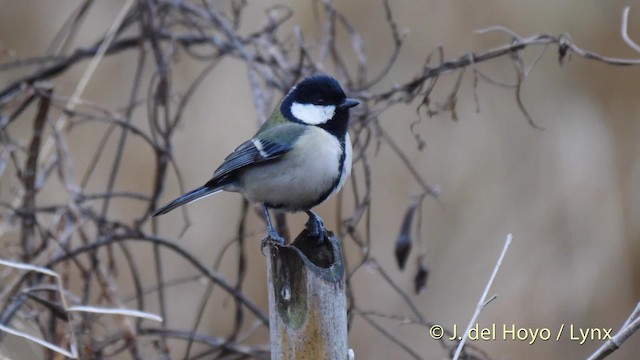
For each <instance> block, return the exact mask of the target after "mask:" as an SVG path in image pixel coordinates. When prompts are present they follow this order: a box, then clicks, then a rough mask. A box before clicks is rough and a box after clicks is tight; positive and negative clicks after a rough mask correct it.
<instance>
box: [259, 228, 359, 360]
mask: <svg viewBox="0 0 640 360" xmlns="http://www.w3.org/2000/svg"><path fill="white" fill-rule="evenodd" d="M325 238H326V239H327V241H324V242H322V243H318V240H317V238H316V237H312V236H310V235H309V232H308V231H307V230H303V231H302V233H300V235H298V237H297V238H296V240H295V241H294V242H293V243H292V244H290V245H287V246H280V245H277V244H270V245H269V246H268V250H267V278H268V284H267V286H268V290H269V327H270V329H269V332H270V338H271V359H272V360H280V359H283V360H293V359H295V360H306V359H309V360H322V359H326V360H336V359H345V360H346V359H348V358H349V355H348V351H349V350H348V346H347V300H346V295H345V279H344V276H345V275H344V265H343V262H342V253H341V251H340V243H339V240H338V239H337V238H336V237H335V235H333V233H331V232H326V233H325Z"/></svg>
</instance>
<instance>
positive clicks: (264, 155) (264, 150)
mask: <svg viewBox="0 0 640 360" xmlns="http://www.w3.org/2000/svg"><path fill="white" fill-rule="evenodd" d="M303 132H304V126H302V125H298V124H283V125H278V126H274V127H272V128H269V129H267V130H265V131H264V132H262V133H261V134H260V136H259V137H254V138H253V139H251V140H248V141H245V142H244V143H242V144H241V145H240V146H238V148H236V149H235V150H234V151H233V152H232V153H231V154H229V156H227V157H226V158H225V159H224V162H223V163H222V165H220V167H218V169H216V171H215V172H214V173H213V179H212V180H214V179H220V178H223V177H225V176H227V175H229V174H231V173H233V172H234V171H237V170H239V169H242V168H243V167H245V166H248V165H252V164H259V163H262V162H266V161H270V160H273V159H276V158H278V157H280V156H282V155H284V154H285V153H287V152H288V151H290V150H291V149H292V148H293V144H295V142H296V140H297V139H298V137H299V136H300V135H301V134H302V133H303Z"/></svg>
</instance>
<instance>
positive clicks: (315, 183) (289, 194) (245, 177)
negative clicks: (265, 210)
mask: <svg viewBox="0 0 640 360" xmlns="http://www.w3.org/2000/svg"><path fill="white" fill-rule="evenodd" d="M347 149H348V151H347ZM350 154H351V143H350V141H349V139H348V136H347V137H346V139H345V146H344V149H343V145H342V144H341V143H340V141H339V140H338V139H337V138H336V137H335V136H333V135H331V134H329V133H328V132H327V131H325V130H323V129H321V128H318V127H310V128H309V129H308V130H307V131H306V132H305V133H304V134H303V135H301V136H300V138H299V139H298V141H297V142H296V144H295V146H294V147H293V149H292V150H290V151H289V152H287V153H286V154H284V155H283V156H282V157H280V158H278V159H275V160H273V161H271V162H268V163H265V164H262V165H258V166H254V167H251V168H249V169H247V170H245V171H243V172H242V174H241V175H240V192H242V194H243V195H244V196H245V197H246V198H247V199H248V200H249V201H252V202H260V203H266V204H268V205H270V206H272V207H276V208H281V209H283V210H288V211H300V210H306V209H309V208H311V207H313V206H315V205H317V204H318V203H320V202H322V201H324V200H325V199H326V198H327V197H328V196H329V195H330V194H333V193H334V192H335V191H334V189H335V188H337V187H339V186H341V185H342V184H343V183H344V180H345V179H346V175H347V172H348V171H350V169H351V155H350ZM347 155H348V156H347ZM346 160H348V164H345V165H343V163H346Z"/></svg>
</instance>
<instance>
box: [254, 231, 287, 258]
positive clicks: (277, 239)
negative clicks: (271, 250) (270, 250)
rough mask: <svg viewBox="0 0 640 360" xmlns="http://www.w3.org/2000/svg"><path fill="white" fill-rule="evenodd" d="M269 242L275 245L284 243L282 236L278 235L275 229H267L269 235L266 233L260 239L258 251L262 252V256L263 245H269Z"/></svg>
mask: <svg viewBox="0 0 640 360" xmlns="http://www.w3.org/2000/svg"><path fill="white" fill-rule="evenodd" d="M269 244H276V245H280V246H282V245H284V238H283V237H282V236H280V235H279V234H278V233H276V232H275V231H273V232H272V231H269V235H267V236H266V237H265V238H264V239H262V240H260V252H262V255H263V256H264V248H265V246H267V245H269Z"/></svg>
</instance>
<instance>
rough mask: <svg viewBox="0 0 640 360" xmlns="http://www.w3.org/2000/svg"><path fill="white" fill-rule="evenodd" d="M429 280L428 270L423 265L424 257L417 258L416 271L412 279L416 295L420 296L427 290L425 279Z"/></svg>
mask: <svg viewBox="0 0 640 360" xmlns="http://www.w3.org/2000/svg"><path fill="white" fill-rule="evenodd" d="M428 278H429V269H427V266H426V265H425V264H424V255H421V256H420V257H418V271H416V276H415V277H414V279H413V283H414V284H415V290H416V295H419V294H421V293H422V292H423V291H424V290H425V289H426V288H427V279H428Z"/></svg>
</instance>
